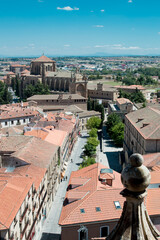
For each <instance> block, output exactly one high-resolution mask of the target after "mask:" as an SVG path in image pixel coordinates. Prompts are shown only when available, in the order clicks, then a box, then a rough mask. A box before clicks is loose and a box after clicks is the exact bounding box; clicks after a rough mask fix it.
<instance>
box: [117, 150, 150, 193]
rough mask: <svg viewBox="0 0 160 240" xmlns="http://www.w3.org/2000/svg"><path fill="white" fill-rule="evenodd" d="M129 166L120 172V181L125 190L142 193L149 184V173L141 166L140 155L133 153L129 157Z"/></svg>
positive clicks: (141, 159) (141, 158)
mask: <svg viewBox="0 0 160 240" xmlns="http://www.w3.org/2000/svg"><path fill="white" fill-rule="evenodd" d="M129 160H130V164H128V166H127V167H126V168H125V169H124V170H123V171H122V174H121V180H122V184H123V185H124V187H126V189H128V190H129V191H132V192H143V191H145V189H146V188H147V187H148V185H149V183H150V179H151V176H150V172H149V170H148V169H147V168H146V167H145V166H144V165H143V157H142V155H140V154H138V153H135V154H133V155H132V156H131V157H130V159H129Z"/></svg>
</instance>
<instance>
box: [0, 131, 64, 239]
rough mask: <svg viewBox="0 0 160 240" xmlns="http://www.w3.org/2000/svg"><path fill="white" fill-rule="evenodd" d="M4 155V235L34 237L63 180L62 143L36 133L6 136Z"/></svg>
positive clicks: (0, 208) (0, 220)
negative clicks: (28, 135) (51, 141)
mask: <svg viewBox="0 0 160 240" xmlns="http://www.w3.org/2000/svg"><path fill="white" fill-rule="evenodd" d="M0 156H1V164H0V165H1V168H0V180H1V185H0V186H1V188H0V190H1V191H0V239H6V240H11V239H18V240H28V239H29V240H31V239H33V238H34V237H35V235H36V234H37V235H38V233H39V231H40V229H41V227H42V224H43V221H44V219H45V218H46V217H47V215H48V213H49V210H50V208H51V205H52V201H53V199H54V197H55V194H56V191H57V188H58V185H59V183H60V169H61V163H59V147H58V146H55V145H53V144H51V143H48V142H45V141H43V140H41V139H38V138H34V137H27V136H22V135H21V136H12V137H2V138H1V149H0Z"/></svg>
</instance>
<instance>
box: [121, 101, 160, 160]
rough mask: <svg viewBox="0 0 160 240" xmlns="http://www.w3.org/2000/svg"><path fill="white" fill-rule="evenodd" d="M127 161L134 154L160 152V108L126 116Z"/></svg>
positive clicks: (149, 108)
mask: <svg viewBox="0 0 160 240" xmlns="http://www.w3.org/2000/svg"><path fill="white" fill-rule="evenodd" d="M123 149H124V152H125V156H126V159H128V156H130V155H131V154H132V153H136V152H138V153H140V154H143V155H144V154H147V153H155V152H160V106H157V105H155V106H154V105H153V106H152V107H146V108H142V109H140V110H137V111H135V112H131V113H129V114H127V115H126V116H125V130H124V145H123Z"/></svg>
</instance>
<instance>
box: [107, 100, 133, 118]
mask: <svg viewBox="0 0 160 240" xmlns="http://www.w3.org/2000/svg"><path fill="white" fill-rule="evenodd" d="M136 109H137V108H136V107H135V106H134V105H133V103H132V102H131V101H130V100H129V99H127V98H117V100H116V103H109V104H108V115H110V114H111V113H116V114H118V115H119V116H120V117H121V119H122V120H123V119H124V116H125V115H126V114H127V113H129V112H133V111H135V110H136Z"/></svg>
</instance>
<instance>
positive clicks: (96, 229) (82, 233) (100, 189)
mask: <svg viewBox="0 0 160 240" xmlns="http://www.w3.org/2000/svg"><path fill="white" fill-rule="evenodd" d="M159 173H160V167H159V166H155V169H153V171H152V172H151V182H150V185H149V186H148V191H147V192H148V195H147V197H146V201H145V202H146V208H147V210H148V213H149V216H150V218H151V220H152V222H153V224H154V225H155V227H156V228H157V229H158V230H160V203H159V197H158V196H160V189H159V181H160V174H159ZM120 178H121V175H120V174H119V173H117V172H115V171H113V170H112V169H109V168H106V166H103V165H102V164H100V163H95V164H93V165H90V166H88V167H85V168H83V169H80V170H78V171H75V172H72V173H71V177H70V180H69V185H68V189H67V192H66V196H65V200H64V204H63V208H62V212H61V216H60V220H59V224H60V226H61V227H62V232H61V239H62V240H68V239H70V240H72V239H73V240H89V239H92V238H93V239H106V236H108V235H109V233H110V232H111V231H112V230H113V228H114V227H115V226H116V225H117V223H118V220H119V218H120V216H121V214H122V208H123V205H124V201H125V199H124V198H123V197H122V196H121V195H120V192H121V191H122V189H123V188H124V187H123V186H122V184H121V180H120Z"/></svg>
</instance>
